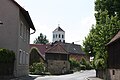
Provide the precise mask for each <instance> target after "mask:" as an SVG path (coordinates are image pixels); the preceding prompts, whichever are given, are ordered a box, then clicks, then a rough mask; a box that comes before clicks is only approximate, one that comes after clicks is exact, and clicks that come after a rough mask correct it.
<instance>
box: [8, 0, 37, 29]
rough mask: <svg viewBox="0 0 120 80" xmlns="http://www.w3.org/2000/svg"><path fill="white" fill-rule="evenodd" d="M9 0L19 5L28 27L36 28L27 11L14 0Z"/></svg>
mask: <svg viewBox="0 0 120 80" xmlns="http://www.w3.org/2000/svg"><path fill="white" fill-rule="evenodd" d="M10 1H12V2H13V3H14V4H15V5H16V6H18V7H19V9H20V11H21V12H22V14H23V16H24V18H25V19H26V21H27V23H28V25H29V26H30V28H31V29H33V30H36V29H35V27H34V25H33V22H32V20H31V18H30V15H29V13H28V11H26V10H25V9H24V8H23V7H21V6H20V5H19V4H18V3H17V2H16V1H15V0H10Z"/></svg>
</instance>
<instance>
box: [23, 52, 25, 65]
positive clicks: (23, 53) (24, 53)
mask: <svg viewBox="0 0 120 80" xmlns="http://www.w3.org/2000/svg"><path fill="white" fill-rule="evenodd" d="M25 56H26V55H25V51H23V64H25Z"/></svg>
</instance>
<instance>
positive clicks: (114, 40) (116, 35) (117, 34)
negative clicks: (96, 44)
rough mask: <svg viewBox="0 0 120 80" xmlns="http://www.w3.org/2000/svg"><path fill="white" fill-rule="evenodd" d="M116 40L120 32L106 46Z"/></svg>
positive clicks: (119, 36)
mask: <svg viewBox="0 0 120 80" xmlns="http://www.w3.org/2000/svg"><path fill="white" fill-rule="evenodd" d="M118 39H120V31H119V32H118V33H117V34H116V35H115V36H114V37H113V38H112V39H111V41H110V42H109V43H108V44H107V45H109V44H111V43H113V42H115V41H116V40H118Z"/></svg>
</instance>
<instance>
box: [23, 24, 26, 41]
mask: <svg viewBox="0 0 120 80" xmlns="http://www.w3.org/2000/svg"><path fill="white" fill-rule="evenodd" d="M25 38H26V26H25V25H24V26H23V39H24V40H25Z"/></svg>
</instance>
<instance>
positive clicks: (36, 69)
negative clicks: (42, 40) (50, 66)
mask: <svg viewBox="0 0 120 80" xmlns="http://www.w3.org/2000/svg"><path fill="white" fill-rule="evenodd" d="M44 71H45V66H44V64H43V63H33V64H32V65H31V66H30V72H31V74H43V73H44Z"/></svg>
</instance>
